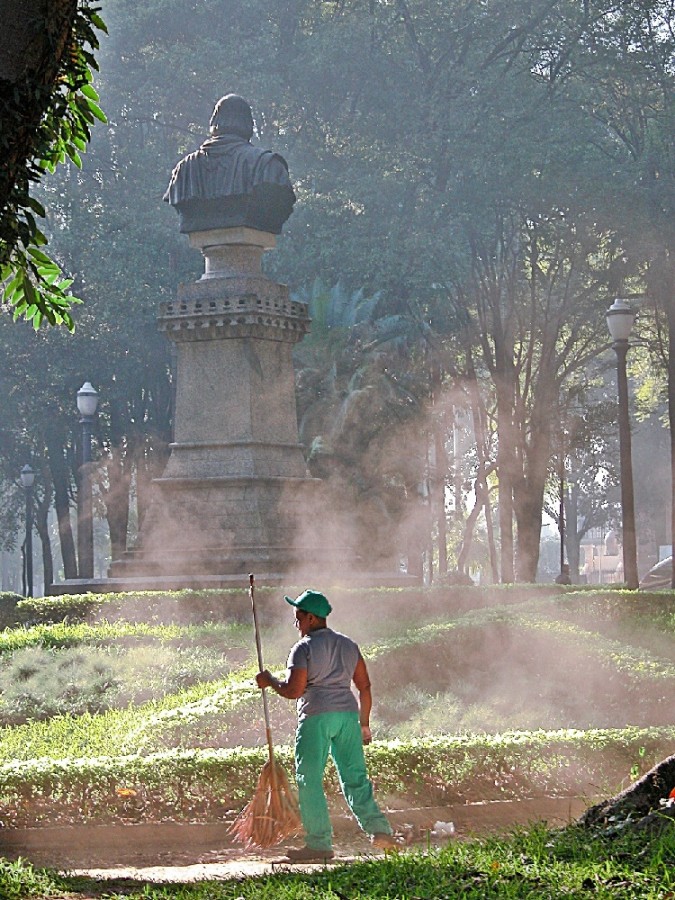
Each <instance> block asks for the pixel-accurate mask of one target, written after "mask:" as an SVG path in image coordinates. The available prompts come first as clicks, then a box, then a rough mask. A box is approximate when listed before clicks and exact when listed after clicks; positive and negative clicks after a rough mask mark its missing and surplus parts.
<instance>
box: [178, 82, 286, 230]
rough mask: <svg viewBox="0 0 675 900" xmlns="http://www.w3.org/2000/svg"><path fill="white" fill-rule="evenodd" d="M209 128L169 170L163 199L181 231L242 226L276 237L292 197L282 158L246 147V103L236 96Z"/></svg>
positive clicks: (249, 130) (225, 101) (249, 123)
mask: <svg viewBox="0 0 675 900" xmlns="http://www.w3.org/2000/svg"><path fill="white" fill-rule="evenodd" d="M210 130H211V137H210V138H208V139H207V140H206V141H204V143H203V144H202V145H201V147H200V148H199V150H197V151H195V152H194V153H190V154H189V156H186V157H185V158H184V159H182V160H181V161H180V162H179V163H178V165H177V166H176V168H175V169H174V170H173V172H172V173H171V181H170V182H169V187H168V188H167V191H166V193H165V195H164V199H165V200H166V201H167V202H168V203H170V204H171V205H172V206H173V207H174V208H175V209H176V211H177V212H178V214H179V216H180V230H181V232H183V233H190V232H193V231H207V230H209V229H213V228H236V227H241V226H243V227H246V228H255V229H256V230H258V231H267V232H270V233H271V234H280V233H281V228H282V226H283V224H284V222H285V221H286V219H287V218H288V217H289V216H290V214H291V212H292V211H293V204H294V203H295V193H294V191H293V186H292V184H291V180H290V177H289V174H288V166H287V165H286V160H285V159H284V158H283V157H282V156H280V155H279V154H278V153H274V152H273V151H272V150H263V149H262V148H260V147H254V146H253V145H252V144H251V137H252V136H253V114H252V112H251V107H250V106H249V104H248V103H247V102H246V100H244V99H243V97H239V96H237V95H236V94H226V95H225V96H224V97H221V98H220V100H219V101H218V103H216V106H215V109H214V110H213V115H212V116H211V122H210Z"/></svg>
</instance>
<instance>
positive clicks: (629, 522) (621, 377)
mask: <svg viewBox="0 0 675 900" xmlns="http://www.w3.org/2000/svg"><path fill="white" fill-rule="evenodd" d="M634 321H635V313H634V311H633V310H632V309H631V306H630V304H629V302H628V301H627V300H615V301H614V303H613V304H612V306H611V307H610V308H609V309H608V310H607V327H608V328H609V333H610V335H611V337H612V341H613V343H612V347H613V348H614V350H615V352H616V369H617V379H616V380H617V386H618V391H619V451H620V457H621V528H622V535H623V536H622V545H623V577H624V580H625V582H626V586H627V587H628V588H629V590H632V591H634V590H637V587H638V583H639V579H638V570H637V542H636V538H635V502H634V499H633V460H632V451H631V435H630V419H629V416H628V377H627V375H626V354H627V353H628V346H629V345H628V339H629V338H630V333H631V329H632V327H633V322H634Z"/></svg>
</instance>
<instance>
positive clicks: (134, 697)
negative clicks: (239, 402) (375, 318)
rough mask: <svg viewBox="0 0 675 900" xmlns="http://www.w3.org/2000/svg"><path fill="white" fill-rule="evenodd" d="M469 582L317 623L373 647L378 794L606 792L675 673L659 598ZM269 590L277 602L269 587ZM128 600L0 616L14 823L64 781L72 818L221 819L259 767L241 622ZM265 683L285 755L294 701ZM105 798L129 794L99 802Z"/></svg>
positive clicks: (273, 637)
mask: <svg viewBox="0 0 675 900" xmlns="http://www.w3.org/2000/svg"><path fill="white" fill-rule="evenodd" d="M466 595H468V598H467V596H466ZM476 597H478V598H479V599H480V604H479V608H476V609H472V608H470V601H471V589H469V590H468V591H467V590H465V591H463V592H462V596H461V600H462V602H461V603H453V602H452V596H450V597H448V596H444V595H443V594H442V593H440V592H435V593H434V592H429V595H428V596H427V597H426V598H422V602H420V603H412V602H405V598H402V597H401V595H400V593H397V594H394V595H393V598H394V601H395V602H393V606H394V607H395V610H396V614H395V615H387V614H386V611H387V601H388V596H387V593H386V592H381V593H380V594H378V596H377V597H376V599H375V601H373V603H372V604H371V605H370V606H368V607H366V608H363V609H362V610H361V612H360V614H354V610H353V608H352V611H351V612H350V613H349V615H346V614H345V613H344V611H341V610H340V608H339V606H338V605H337V604H336V612H335V614H334V616H333V617H331V618H332V620H333V621H332V622H331V624H332V625H334V627H336V628H337V629H338V630H344V631H347V632H349V633H350V634H351V635H352V636H354V637H355V638H356V639H357V640H358V641H359V643H360V644H361V645H362V647H363V649H364V652H365V654H366V656H367V658H368V660H369V667H370V671H371V679H372V681H373V685H374V695H375V712H374V717H373V726H374V731H375V736H376V739H377V740H376V742H375V744H374V745H373V747H372V748H370V749H369V757H370V763H371V768H372V769H373V772H374V776H375V779H376V781H377V782H378V787H379V788H380V790H381V791H382V790H384V791H385V792H386V791H391V792H392V793H398V792H404V793H405V792H406V791H407V792H408V793H409V795H410V796H411V798H413V797H416V798H417V800H418V802H441V801H444V802H451V801H452V800H453V797H454V798H456V797H458V796H461V797H463V798H465V799H466V797H467V795H466V791H467V790H468V789H469V787H468V785H469V784H473V785H474V790H475V792H476V798H478V797H483V796H484V795H485V793H486V791H487V792H489V791H490V787H489V786H490V784H492V785H493V787H492V791H493V795H494V793H495V788H494V785H495V784H499V787H498V788H497V789H496V790H497V794H498V793H499V792H500V791H502V792H504V795H505V796H506V795H509V794H510V793H515V792H517V791H521V792H522V791H524V790H527V791H530V792H535V793H536V792H537V791H540V792H544V791H545V792H551V791H553V792H555V790H556V785H557V786H558V790H560V791H562V792H563V793H565V792H566V791H567V792H574V791H578V790H585V789H588V788H587V787H586V788H584V785H586V786H588V785H595V787H596V789H597V790H600V789H601V788H602V787H603V786H605V785H606V786H619V785H618V784H616V782H617V779H622V778H624V777H627V776H628V774H629V772H630V770H631V769H634V768H635V766H638V767H640V768H641V769H645V768H648V767H649V766H650V765H651V764H652V763H653V762H655V761H657V759H658V758H659V757H660V755H665V748H666V747H667V746H669V745H672V738H673V731H672V728H671V724H672V721H673V720H672V702H671V699H670V698H671V697H672V696H673V695H674V688H675V640H673V638H674V632H675V604H674V602H673V599H672V597H670V595H659V596H656V595H652V596H650V597H649V598H645V597H644V595H637V596H636V595H634V594H629V593H622V592H618V591H613V592H609V593H605V594H599V593H597V592H589V591H576V592H575V591H568V592H565V593H561V592H558V593H556V594H551V593H550V592H548V593H546V592H542V594H541V595H537V593H536V592H534V591H532V590H529V591H527V592H524V593H523V594H522V595H521V594H518V593H516V591H515V589H514V590H512V591H505V590H504V589H496V590H495V591H494V602H493V603H492V604H490V602H489V598H488V600H487V601H486V595H485V593H481V594H476ZM274 602H277V603H279V604H281V605H282V606H285V604H283V600H282V599H281V592H279V597H278V599H276V600H274ZM123 608H124V607H123V604H122V603H121V602H120V601H119V599H117V600H116V602H115V619H116V621H114V622H107V621H106V620H105V605H101V604H99V605H98V606H96V618H97V620H98V621H96V622H95V623H91V624H90V623H87V622H77V623H73V624H67V623H64V622H56V623H52V624H39V625H33V626H26V625H24V626H22V627H20V628H12V629H6V630H5V631H4V632H2V633H0V691H1V692H2V693H1V694H0V722H2V723H4V724H3V726H2V727H0V801H2V802H3V804H4V806H5V808H6V809H7V808H10V809H14V810H15V811H16V819H15V821H17V822H18V821H23V822H25V821H29V820H30V816H31V815H32V814H36V815H37V813H36V812H35V810H36V809H37V808H38V807H39V808H40V813H39V815H38V818H39V820H40V821H46V820H47V819H48V817H49V815H50V814H51V815H53V814H54V809H53V800H54V796H55V793H56V794H58V792H59V791H61V795H60V796H61V800H62V803H61V810H62V814H63V816H64V817H65V818H66V819H69V820H70V819H72V820H81V818H83V817H84V818H86V817H87V816H94V817H95V816H101V815H104V811H105V810H106V809H110V810H111V812H110V814H111V815H113V816H114V815H121V814H124V815H126V816H128V817H130V818H132V819H134V820H138V819H143V818H148V817H152V816H153V815H155V814H156V815H161V816H162V817H165V818H166V817H169V816H171V815H175V816H177V817H179V818H180V817H181V816H187V817H189V816H193V817H197V818H200V817H202V818H203V817H208V816H211V815H217V816H220V815H222V814H223V810H224V808H225V807H224V804H226V802H230V801H232V802H235V801H236V800H237V798H239V797H240V796H244V795H245V793H246V791H247V789H248V786H249V785H250V783H251V779H253V778H254V777H255V772H256V771H257V767H258V765H259V763H260V761H261V760H262V759H263V757H264V746H263V745H264V743H265V736H264V730H263V727H262V723H261V704H260V693H259V691H258V690H257V688H256V687H255V684H254V680H253V676H254V674H255V671H256V668H257V666H256V665H255V645H254V640H253V634H252V628H251V626H250V625H248V624H247V623H246V622H242V621H235V622H229V623H228V622H223V621H220V622H219V621H211V622H208V623H206V624H202V625H195V624H180V622H176V621H172V622H169V623H162V622H161V621H158V620H157V619H158V617H157V615H155V614H154V613H153V617H152V618H153V620H152V621H149V622H143V621H139V618H140V617H139V604H138V603H136V604H135V606H134V614H133V616H130V617H129V618H130V619H131V621H126V620H125V618H124V615H123V614H122V615H121V614H120V610H123ZM270 608H271V609H275V607H274V603H273V604H272V605H271V607H270ZM282 612H283V617H282V618H281V620H279V617H276V618H275V617H274V616H272V615H269V616H266V617H265V618H264V619H263V621H264V623H265V626H264V632H263V647H264V650H265V658H266V662H267V664H268V666H269V667H270V668H272V669H275V670H277V671H283V668H284V663H285V657H286V652H287V650H288V647H289V646H290V644H291V643H292V641H293V640H295V637H296V635H295V632H294V629H293V627H292V624H291V616H290V615H289V614H288V612H287V611H286V610H285V609H282ZM270 700H271V704H270V705H271V710H272V727H273V734H274V738H275V742H276V743H277V744H282V745H286V749H285V750H284V751H282V754H283V753H285V755H286V758H287V757H288V745H289V744H290V743H291V741H292V734H293V729H294V724H295V714H294V708H293V704H292V703H289V702H287V701H283V700H281V699H280V698H278V697H276V695H274V696H272V697H270ZM599 746H604V747H605V752H604V753H603V754H601V756H602V761H603V765H604V767H605V768H604V769H603V765H600V759H599V758H598V757H599V756H600V755H599V754H598V753H597V748H598V747H599ZM179 760H180V763H179V762H178V761H179ZM57 764H58V772H56V771H55V770H54V766H55V765H57ZM594 766H595V768H594ZM186 770H189V771H190V772H191V773H192V775H191V787H190V790H189V791H188V794H189V795H190V796H189V797H188V798H187V799H185V797H183V798H182V799H181V797H176V796H175V795H176V792H177V790H178V789H177V788H176V787H175V785H172V784H165V783H164V782H167V779H168V781H169V782H170V781H171V773H172V772H173V773H175V778H176V779H178V778H179V772H182V773H183V774H182V775H180V777H182V778H183V779H184V778H185V777H186V776H185V771H186ZM235 770H241V771H240V777H239V776H238V777H236V778H234V777H233V772H234V771H235ZM159 772H161V773H162V774H161V775H158V774H157V773H159ZM509 773H510V774H509ZM496 775H498V777H496ZM161 779H164V781H163V782H162V781H161ZM22 780H23V781H24V782H25V783H24V785H23V789H22ZM225 782H226V783H227V784H226V787H227V788H228V790H225V789H224V784H225ZM64 785H65V787H64ZM87 785H88V786H89V787H87ZM200 785H201V787H200ZM68 786H70V787H68ZM127 790H129V791H131V793H130V794H129V793H126V794H125V793H124V792H125V791H127ZM200 790H201V791H203V793H204V794H205V795H208V796H205V797H204V798H202V799H201V801H200V799H199V793H200ZM3 791H4V794H3V793H2V792H3ZM120 792H122V793H121V794H120ZM218 794H220V797H221V799H220V800H219V801H218V802H216V800H215V799H214V798H215V796H216V795H218ZM160 795H161V796H160ZM85 796H86V797H87V798H88V799H87V803H88V807H87V809H85V807H84V800H81V799H80V798H81V797H85ZM119 796H122V797H127V798H128V797H132V798H133V799H131V800H129V799H126V800H124V802H122V801H119V802H117V804H116V803H113V802H111V799H114V798H115V797H119ZM3 798H4V799H3ZM92 798H94V799H92ZM155 800H156V804H155V805H156V808H157V809H158V810H161V813H160V812H157V813H153V802H154V801H155ZM38 801H40V802H38ZM50 804H52V809H51V813H50V811H49V810H50ZM87 810H88V811H87Z"/></svg>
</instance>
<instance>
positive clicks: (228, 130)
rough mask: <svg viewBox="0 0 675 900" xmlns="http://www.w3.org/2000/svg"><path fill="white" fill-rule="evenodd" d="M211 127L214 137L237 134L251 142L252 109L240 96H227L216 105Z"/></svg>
mask: <svg viewBox="0 0 675 900" xmlns="http://www.w3.org/2000/svg"><path fill="white" fill-rule="evenodd" d="M209 126H210V129H211V134H213V135H218V134H236V135H238V136H239V137H241V138H243V139H244V140H245V141H250V140H251V138H252V136H253V113H252V112H251V107H250V106H249V104H248V103H247V102H246V100H244V98H243V97H240V96H239V95H238V94H225V96H224V97H221V98H220V100H219V101H218V102H217V103H216V105H215V107H214V110H213V115H212V116H211V121H210V122H209Z"/></svg>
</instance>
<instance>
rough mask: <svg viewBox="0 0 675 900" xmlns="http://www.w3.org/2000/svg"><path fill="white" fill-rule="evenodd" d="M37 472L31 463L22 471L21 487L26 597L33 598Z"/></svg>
mask: <svg viewBox="0 0 675 900" xmlns="http://www.w3.org/2000/svg"><path fill="white" fill-rule="evenodd" d="M34 483H35V472H34V471H33V469H32V468H31V466H30V464H29V463H26V465H25V466H24V467H23V469H22V470H21V486H22V487H23V489H24V492H25V494H26V543H25V545H24V546H25V550H24V559H25V566H26V596H27V597H32V596H33V484H34Z"/></svg>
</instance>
